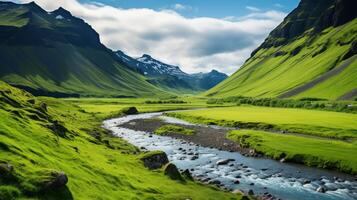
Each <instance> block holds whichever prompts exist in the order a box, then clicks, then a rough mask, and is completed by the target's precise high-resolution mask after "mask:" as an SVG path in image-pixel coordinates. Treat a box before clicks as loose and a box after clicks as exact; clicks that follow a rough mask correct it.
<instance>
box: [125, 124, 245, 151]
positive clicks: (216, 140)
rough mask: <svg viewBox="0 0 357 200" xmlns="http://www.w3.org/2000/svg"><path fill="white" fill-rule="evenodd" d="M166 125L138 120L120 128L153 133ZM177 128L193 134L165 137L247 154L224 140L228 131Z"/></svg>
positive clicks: (192, 127)
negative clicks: (188, 130)
mask: <svg viewBox="0 0 357 200" xmlns="http://www.w3.org/2000/svg"><path fill="white" fill-rule="evenodd" d="M167 124H170V123H166V122H164V121H161V120H154V119H149V120H148V119H138V120H133V121H130V122H128V123H125V124H123V125H121V127H125V128H129V129H133V130H138V131H146V132H154V131H155V130H156V129H157V128H159V127H161V126H163V125H167ZM179 126H182V127H185V128H188V129H193V130H195V134H193V135H184V134H179V133H168V134H167V135H168V136H170V137H173V138H176V139H183V140H185V141H188V142H193V143H195V144H198V145H201V146H203V147H211V148H217V149H220V150H224V151H238V152H241V153H243V154H249V149H245V148H241V147H240V146H239V144H237V143H235V142H233V141H231V140H229V139H227V138H226V134H227V132H228V131H229V130H228V129H216V128H213V127H209V126H189V125H182V124H180V125H179Z"/></svg>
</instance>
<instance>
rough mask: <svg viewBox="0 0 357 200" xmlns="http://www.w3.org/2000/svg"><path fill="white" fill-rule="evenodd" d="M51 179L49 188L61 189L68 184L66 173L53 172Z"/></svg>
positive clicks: (48, 184)
mask: <svg viewBox="0 0 357 200" xmlns="http://www.w3.org/2000/svg"><path fill="white" fill-rule="evenodd" d="M51 177H52V178H51V179H50V181H48V183H47V186H48V187H52V188H61V187H64V186H65V185H66V184H67V183H68V177H67V175H66V174H65V173H64V172H56V171H53V172H51Z"/></svg>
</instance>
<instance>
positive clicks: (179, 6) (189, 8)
mask: <svg viewBox="0 0 357 200" xmlns="http://www.w3.org/2000/svg"><path fill="white" fill-rule="evenodd" d="M172 8H173V9H174V10H191V9H192V7H191V6H187V5H183V4H179V3H177V4H174V5H173V6H172Z"/></svg>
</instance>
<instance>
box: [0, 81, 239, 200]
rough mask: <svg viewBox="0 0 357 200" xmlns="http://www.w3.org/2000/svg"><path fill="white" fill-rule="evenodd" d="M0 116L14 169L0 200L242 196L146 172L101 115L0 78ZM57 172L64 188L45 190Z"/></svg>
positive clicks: (1, 142)
mask: <svg viewBox="0 0 357 200" xmlns="http://www.w3.org/2000/svg"><path fill="white" fill-rule="evenodd" d="M43 103H45V105H47V106H44V104H43ZM93 109H94V108H93ZM0 115H1V119H0V122H1V123H0V152H1V154H0V161H1V162H5V163H9V164H11V165H12V166H13V167H14V170H13V171H12V172H11V176H9V177H10V178H8V179H7V178H4V177H5V176H1V177H0V182H1V187H0V194H1V195H3V196H1V197H0V199H1V198H6V197H8V196H9V195H12V196H19V197H20V199H187V198H190V199H240V197H241V196H240V195H237V194H231V193H227V192H223V191H219V190H217V189H215V188H213V187H209V186H205V185H202V184H199V183H196V182H193V181H186V182H178V181H174V180H171V179H170V178H168V177H167V176H165V175H164V174H163V172H162V171H161V170H156V171H149V170H148V169H146V168H145V167H144V166H143V164H142V161H140V157H141V153H140V152H139V150H138V149H137V148H136V147H134V146H132V145H130V144H128V143H127V142H125V141H124V140H122V139H120V138H115V137H112V136H110V135H109V134H107V133H106V132H105V130H103V129H102V128H100V125H101V120H102V119H104V118H105V114H104V113H103V114H101V115H97V114H95V113H91V112H89V111H85V110H83V108H81V107H80V106H78V105H76V104H75V103H72V102H71V101H69V100H67V101H64V100H59V99H53V98H35V97H33V96H32V95H30V94H28V93H25V92H23V91H21V90H18V89H15V88H13V87H10V86H9V85H7V84H5V83H2V82H0ZM55 121H58V123H59V124H62V125H63V126H64V127H65V129H66V131H65V133H64V135H62V134H59V133H58V132H57V131H54V129H52V128H51V127H53V124H54V122H55ZM55 171H63V172H65V173H66V174H67V176H68V178H69V182H68V184H67V186H66V187H65V188H59V189H57V190H54V189H53V190H52V189H51V190H50V189H49V190H47V189H46V190H45V189H44V188H42V185H43V183H44V182H45V181H46V180H48V178H49V177H48V175H47V174H48V173H49V172H55ZM40 191H41V192H40ZM6 195H7V196H6Z"/></svg>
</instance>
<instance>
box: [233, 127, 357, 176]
mask: <svg viewBox="0 0 357 200" xmlns="http://www.w3.org/2000/svg"><path fill="white" fill-rule="evenodd" d="M228 138H229V139H231V140H233V141H236V142H238V143H240V145H242V146H245V147H250V148H254V149H255V150H256V151H257V152H261V153H263V154H265V155H267V156H269V157H271V158H274V159H282V158H285V160H286V161H291V162H297V163H303V164H305V165H308V166H317V167H320V168H328V169H338V170H340V171H343V172H347V173H353V174H357V157H356V156H355V155H356V153H357V142H356V141H354V142H343V141H336V140H329V139H317V138H311V137H301V136H296V135H284V134H277V133H270V132H264V131H254V130H237V131H231V132H230V133H229V134H228Z"/></svg>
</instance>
